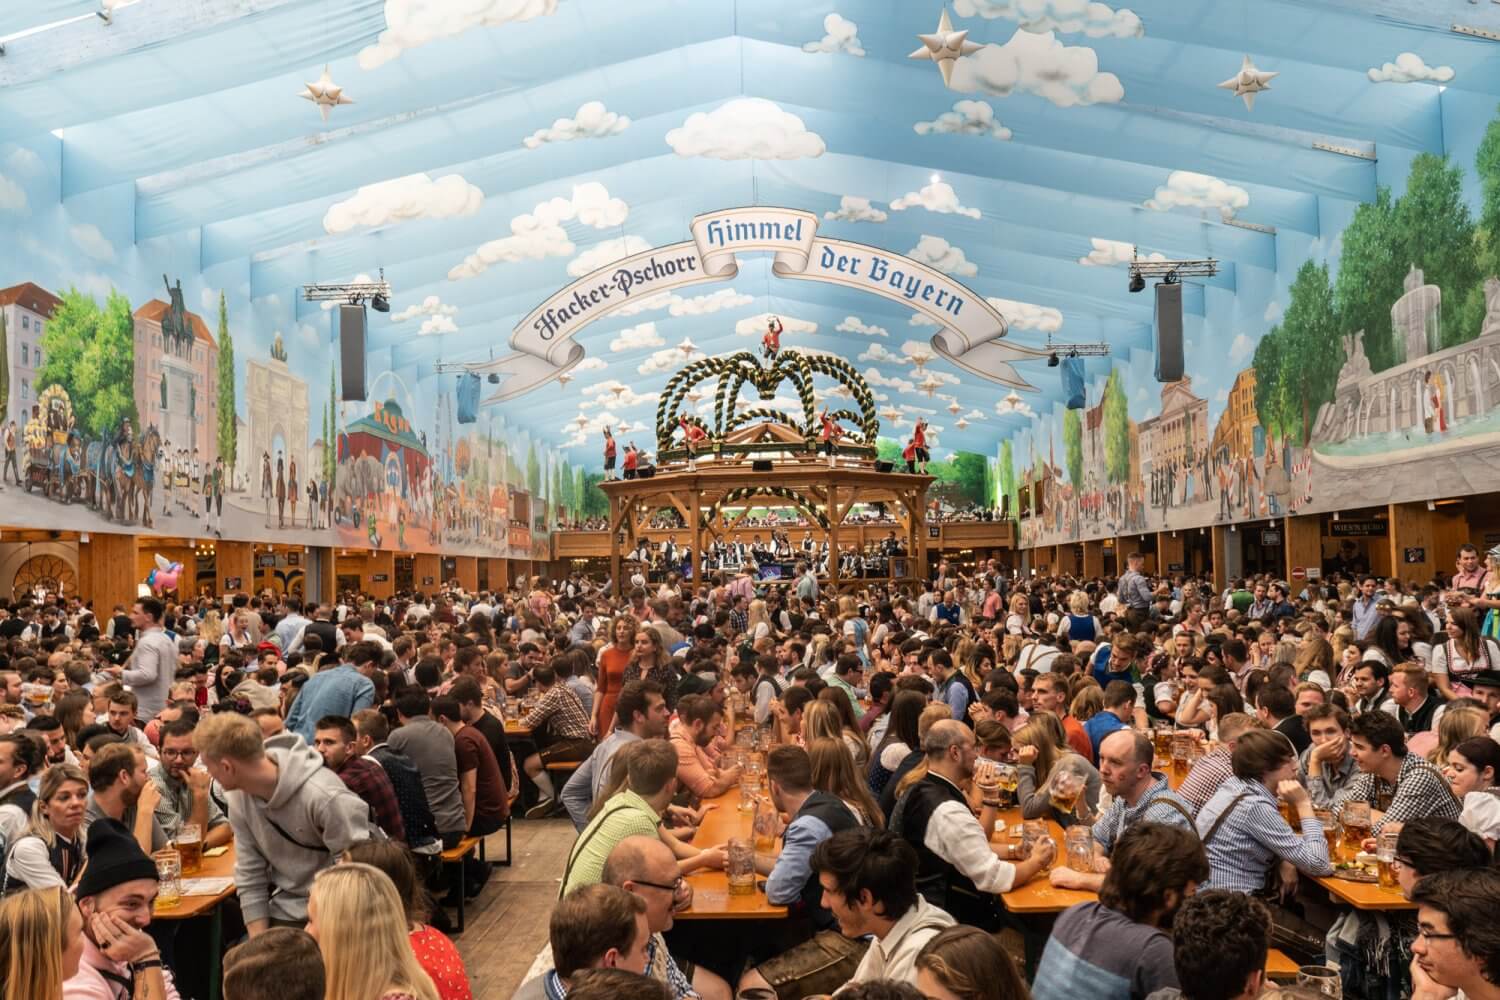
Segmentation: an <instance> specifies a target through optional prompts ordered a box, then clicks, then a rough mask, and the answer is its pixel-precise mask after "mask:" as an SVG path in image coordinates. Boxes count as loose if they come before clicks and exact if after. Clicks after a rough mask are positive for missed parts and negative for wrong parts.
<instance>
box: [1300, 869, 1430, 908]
mask: <svg viewBox="0 0 1500 1000" xmlns="http://www.w3.org/2000/svg"><path fill="white" fill-rule="evenodd" d="M1314 881H1315V882H1317V883H1318V884H1319V885H1321V886H1322V887H1323V888H1325V889H1327V890H1328V893H1329V895H1331V896H1333V897H1334V899H1337V900H1340V901H1342V902H1345V903H1348V904H1349V905H1350V906H1353V907H1355V908H1356V909H1360V910H1415V909H1416V908H1417V904H1416V903H1413V902H1412V901H1411V900H1409V899H1407V898H1406V897H1405V896H1403V895H1401V890H1400V889H1382V888H1381V887H1380V885H1379V883H1377V882H1351V881H1349V880H1348V879H1344V878H1334V877H1333V876H1331V875H1330V876H1328V877H1327V878H1318V879H1314Z"/></svg>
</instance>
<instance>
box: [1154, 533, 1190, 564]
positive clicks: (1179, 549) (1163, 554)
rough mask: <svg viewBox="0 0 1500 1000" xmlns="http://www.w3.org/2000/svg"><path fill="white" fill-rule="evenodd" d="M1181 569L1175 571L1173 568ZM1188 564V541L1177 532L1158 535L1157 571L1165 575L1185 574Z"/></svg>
mask: <svg viewBox="0 0 1500 1000" xmlns="http://www.w3.org/2000/svg"><path fill="white" fill-rule="evenodd" d="M1174 566H1176V567H1180V568H1179V569H1173V567H1174ZM1188 568H1189V567H1188V564H1187V541H1186V540H1185V539H1184V538H1183V537H1182V535H1180V534H1178V533H1177V532H1175V531H1158V532H1157V533H1156V569H1157V572H1159V573H1161V574H1163V575H1170V574H1172V573H1179V572H1181V573H1185V572H1187V570H1188Z"/></svg>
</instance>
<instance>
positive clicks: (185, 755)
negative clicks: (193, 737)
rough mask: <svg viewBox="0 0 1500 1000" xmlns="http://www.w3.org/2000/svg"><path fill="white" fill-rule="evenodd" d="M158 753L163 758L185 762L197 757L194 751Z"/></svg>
mask: <svg viewBox="0 0 1500 1000" xmlns="http://www.w3.org/2000/svg"><path fill="white" fill-rule="evenodd" d="M160 753H161V755H162V756H163V757H172V758H175V759H177V760H187V759H189V758H192V757H196V756H198V751H196V750H162V751H160Z"/></svg>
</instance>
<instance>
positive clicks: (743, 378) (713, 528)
mask: <svg viewBox="0 0 1500 1000" xmlns="http://www.w3.org/2000/svg"><path fill="white" fill-rule="evenodd" d="M820 379H821V380H822V383H821V384H815V383H817V382H818V381H819V380H820ZM709 385H713V392H712V397H711V401H710V396H709V394H708V393H707V392H705V391H704V388H705V387H707V386H709ZM784 386H790V387H791V389H792V390H793V391H794V392H795V400H791V399H790V398H788V397H782V396H780V395H778V392H779V390H781V389H782V388H783V387H784ZM752 390H753V395H752V392H751V391H752ZM819 396H821V397H822V398H823V399H824V400H825V401H826V400H830V399H848V400H849V401H850V405H849V406H848V407H843V408H840V409H836V410H835V409H832V408H831V407H830V406H827V405H825V406H824V407H823V408H822V409H819V408H818V406H817V403H816V400H817V399H818V398H819ZM789 403H791V404H793V405H788V404H789ZM705 417H706V419H705ZM879 431H880V421H879V419H878V417H877V416H876V412H875V396H874V393H872V392H871V390H870V387H869V385H868V384H867V383H866V382H865V380H864V379H863V378H862V377H861V376H860V374H859V372H858V371H856V370H855V368H854V367H853V366H852V365H850V364H849V363H848V362H846V361H844V360H843V359H841V358H837V357H834V356H831V355H826V354H819V353H813V352H805V351H796V350H785V351H782V350H775V349H769V350H767V351H766V352H765V357H764V358H761V357H757V356H756V355H755V354H752V353H750V352H749V351H739V352H736V353H733V354H728V355H719V356H715V357H708V358H703V359H701V360H698V361H693V362H691V363H689V364H688V365H686V366H684V367H683V368H682V369H681V370H679V371H678V372H677V373H676V374H675V375H674V376H672V378H671V379H670V380H669V381H668V382H667V384H666V387H665V388H664V389H663V390H662V393H661V399H660V402H659V403H658V406H657V410H656V454H657V463H656V464H655V465H654V466H643V467H642V468H640V469H639V470H637V471H636V474H635V475H634V476H633V477H631V478H624V479H607V480H605V481H604V482H602V483H600V484H599V486H600V488H601V489H602V490H603V491H604V493H605V495H606V496H607V497H608V498H609V507H610V511H609V525H610V577H611V579H612V580H613V581H614V585H615V587H616V588H619V587H620V585H621V580H622V575H621V568H622V554H624V553H628V552H630V551H632V550H633V549H635V547H636V542H637V538H638V537H640V536H641V533H642V532H643V531H644V530H645V528H646V527H647V525H648V524H650V522H651V520H652V518H654V517H656V516H658V515H659V514H661V513H663V512H669V513H670V512H675V513H676V515H677V516H679V517H680V518H681V521H682V524H683V525H684V526H685V527H684V529H683V530H684V534H685V535H686V536H687V538H686V539H685V540H687V543H688V544H690V545H691V552H692V553H695V554H696V553H701V552H703V551H704V545H705V543H712V542H714V541H723V540H726V539H727V538H728V536H729V533H730V532H731V531H733V530H734V529H736V528H737V527H738V526H739V525H740V523H741V522H742V521H744V520H745V518H746V517H747V516H749V515H750V513H751V512H752V511H753V510H755V509H756V508H757V507H779V508H792V509H794V510H796V511H798V512H799V513H800V514H801V515H802V516H803V517H804V518H805V520H806V523H807V525H808V526H809V527H810V529H811V532H812V534H813V535H815V536H817V537H818V539H819V540H820V541H822V540H826V541H827V543H828V546H829V548H830V549H832V550H833V551H834V552H837V551H839V528H840V525H842V524H843V523H844V521H845V519H846V518H847V517H848V516H849V514H850V512H851V511H853V510H854V508H855V507H856V506H859V505H875V504H880V505H884V507H885V509H887V510H889V511H890V513H891V514H892V516H894V517H895V519H896V529H897V531H898V533H899V534H900V536H901V541H902V542H903V543H904V545H903V550H904V551H905V552H908V553H911V554H912V555H913V557H914V558H913V559H912V560H910V562H909V563H907V564H906V565H908V566H909V572H908V574H907V575H906V578H917V579H921V578H925V577H926V574H927V530H926V524H925V511H926V505H927V489H928V487H929V485H930V484H931V483H932V477H931V476H927V475H913V474H908V473H906V472H902V471H895V470H893V469H891V468H888V467H886V466H885V465H884V464H883V463H877V462H876V438H877V436H878V434H879ZM903 562H905V561H903ZM828 569H829V575H828V578H827V585H828V586H832V587H834V588H837V586H838V584H839V567H838V560H836V559H834V560H829V566H828Z"/></svg>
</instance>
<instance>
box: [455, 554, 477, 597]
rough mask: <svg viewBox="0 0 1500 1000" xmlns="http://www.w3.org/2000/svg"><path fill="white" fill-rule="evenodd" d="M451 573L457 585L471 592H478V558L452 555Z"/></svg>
mask: <svg viewBox="0 0 1500 1000" xmlns="http://www.w3.org/2000/svg"><path fill="white" fill-rule="evenodd" d="M453 574H454V575H455V576H457V577H458V585H459V586H460V587H463V588H464V589H465V590H467V591H468V592H469V593H471V594H477V593H478V592H479V560H478V558H476V557H474V556H454V557H453Z"/></svg>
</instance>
